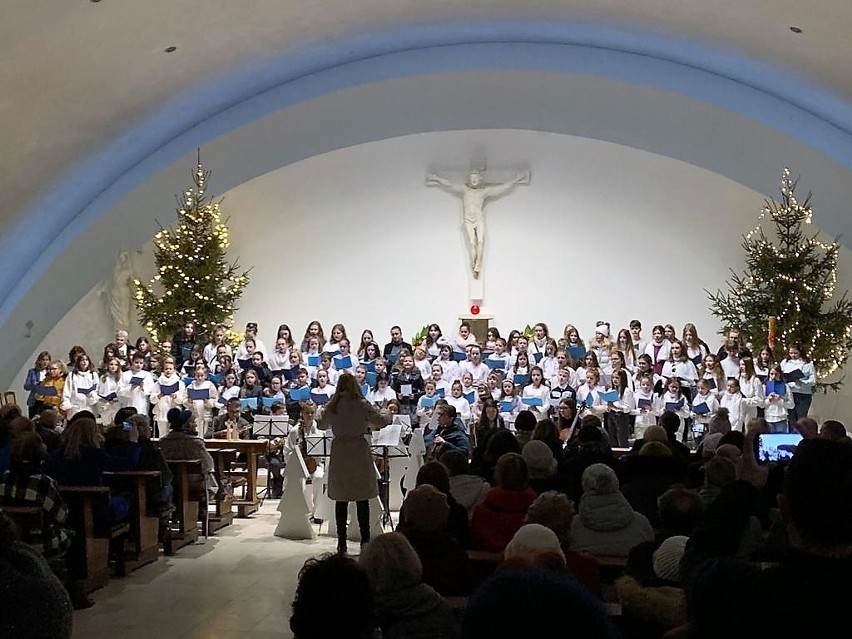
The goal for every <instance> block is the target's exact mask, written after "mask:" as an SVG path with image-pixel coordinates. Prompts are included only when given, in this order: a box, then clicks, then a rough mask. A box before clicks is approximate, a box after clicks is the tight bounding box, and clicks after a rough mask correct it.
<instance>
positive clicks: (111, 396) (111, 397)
mask: <svg viewBox="0 0 852 639" xmlns="http://www.w3.org/2000/svg"><path fill="white" fill-rule="evenodd" d="M101 399H102V400H104V401H105V402H111V401H113V400H116V399H118V395H116V394H115V393H108V394H106V395H101Z"/></svg>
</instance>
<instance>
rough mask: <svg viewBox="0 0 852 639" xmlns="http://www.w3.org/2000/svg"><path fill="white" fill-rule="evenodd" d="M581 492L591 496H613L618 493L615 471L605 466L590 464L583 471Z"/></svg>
mask: <svg viewBox="0 0 852 639" xmlns="http://www.w3.org/2000/svg"><path fill="white" fill-rule="evenodd" d="M583 492H584V493H588V494H591V495H614V494H615V493H617V492H619V485H618V477H617V476H616V474H615V471H614V470H613V469H612V468H610V467H609V466H607V465H606V464H592V465H591V466H589V467H588V468H586V470H584V471H583Z"/></svg>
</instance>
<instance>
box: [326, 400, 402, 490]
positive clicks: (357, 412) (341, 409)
mask: <svg viewBox="0 0 852 639" xmlns="http://www.w3.org/2000/svg"><path fill="white" fill-rule="evenodd" d="M370 424H373V425H375V426H378V427H381V426H384V425H385V420H384V419H383V418H382V416H381V415H379V412H378V411H377V410H376V409H375V408H373V407H372V406H371V405H370V404H369V403H368V402H367V400H365V399H363V398H360V397H359V398H350V397H341V398H340V400H339V403H338V404H337V406H336V407H335V409H334V410H333V411H332V410H331V409H330V408H329V407H327V408H326V410H324V411H323V414H322V417H321V418H320V420H319V422H318V423H317V426H318V428H319V429H320V430H326V429H327V428H329V427H331V429H332V432H333V433H334V439H332V440H331V456H330V458H329V462H328V496H329V498H330V499H332V500H334V501H361V500H364V499H372V498H373V497H376V496H377V495H378V494H379V484H378V478H377V477H376V466H375V463H374V462H373V454H372V452H371V450H370V444H369V443H367V440H366V438H365V437H364V435H365V434H366V433H367V431H368V429H369V428H370Z"/></svg>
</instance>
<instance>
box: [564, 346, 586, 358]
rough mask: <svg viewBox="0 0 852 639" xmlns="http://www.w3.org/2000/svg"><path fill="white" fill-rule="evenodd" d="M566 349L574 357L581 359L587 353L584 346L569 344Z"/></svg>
mask: <svg viewBox="0 0 852 639" xmlns="http://www.w3.org/2000/svg"><path fill="white" fill-rule="evenodd" d="M566 350H567V351H568V354H569V355H570V356H571V357H573V358H574V359H580V358H581V357H582V356H583V355H585V354H586V348H585V347H584V346H569V347H568V348H567V349H566Z"/></svg>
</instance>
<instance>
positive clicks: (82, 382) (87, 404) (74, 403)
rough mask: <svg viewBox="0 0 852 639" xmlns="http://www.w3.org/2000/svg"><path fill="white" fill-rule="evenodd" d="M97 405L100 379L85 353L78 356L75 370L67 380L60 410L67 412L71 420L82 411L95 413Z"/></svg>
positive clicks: (67, 417) (67, 416) (66, 415)
mask: <svg viewBox="0 0 852 639" xmlns="http://www.w3.org/2000/svg"><path fill="white" fill-rule="evenodd" d="M97 403H98V377H97V375H96V374H95V371H94V370H93V369H92V362H91V360H90V359H89V356H88V355H86V354H85V353H83V354H81V355H77V358H76V359H75V360H74V368H73V369H72V370H71V372H69V373H68V376H67V377H66V378H65V386H64V387H63V389H62V403H61V404H60V405H59V408H60V409H61V410H63V411H65V417H66V419H71V418H72V417H73V416H74V415H75V414H76V413H78V412H80V411H81V410H92V411H93V410H94V406H95V404H97Z"/></svg>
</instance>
